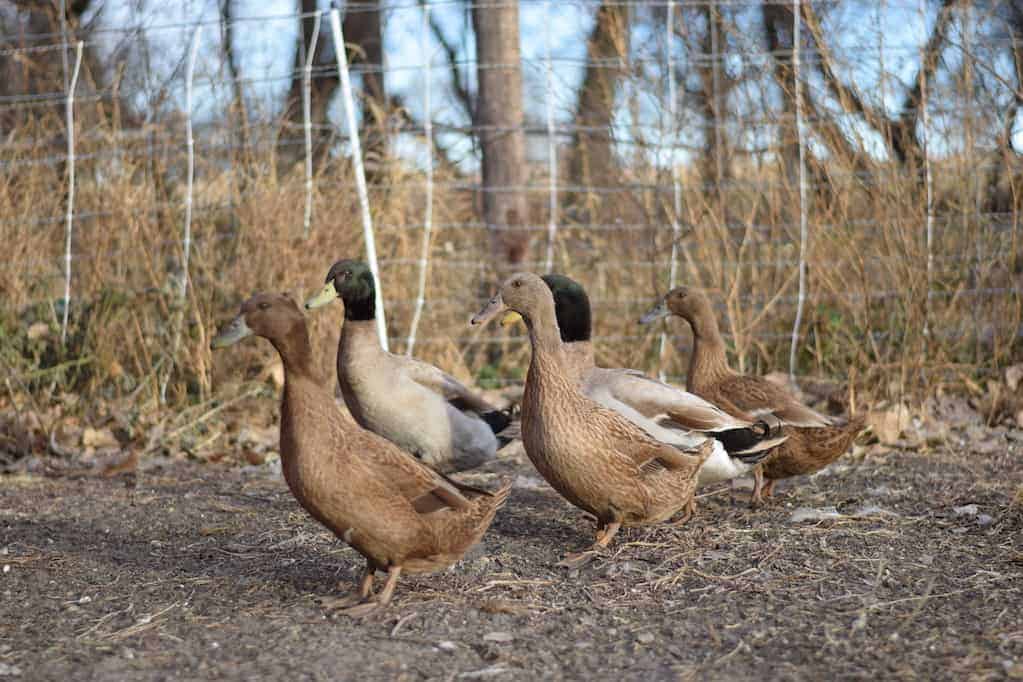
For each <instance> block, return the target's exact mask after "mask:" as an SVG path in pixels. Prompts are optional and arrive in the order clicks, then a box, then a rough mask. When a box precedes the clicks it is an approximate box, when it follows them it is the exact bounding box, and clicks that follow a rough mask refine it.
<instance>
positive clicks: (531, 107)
mask: <svg viewBox="0 0 1023 682" xmlns="http://www.w3.org/2000/svg"><path fill="white" fill-rule="evenodd" d="M261 7H262V5H260V4H259V3H252V2H241V1H235V2H232V1H231V0H227V1H226V2H221V3H213V2H199V1H195V2H182V3H179V4H176V5H175V4H164V5H160V6H159V7H158V6H157V4H156V3H152V6H150V3H146V2H131V3H129V2H127V1H124V2H121V1H119V0H103V1H101V0H93V1H92V2H86V3H76V4H75V6H74V8H71V7H67V6H65V4H64V3H63V2H58V3H56V4H55V5H54V6H53V7H52V8H48V7H42V6H40V7H36V6H34V5H33V6H28V7H26V6H24V5H22V4H18V3H14V2H11V1H10V0H6V1H5V0H0V132H2V133H3V137H2V141H0V168H2V169H3V170H2V179H0V210H2V212H0V235H2V238H3V241H4V243H5V244H6V245H7V254H6V257H5V259H4V261H5V262H4V263H3V264H2V266H0V291H2V292H3V302H2V304H0V326H2V330H3V335H4V337H5V339H6V342H5V344H4V346H5V348H4V349H3V351H2V352H0V355H2V356H3V360H4V363H5V365H7V367H6V369H7V370H9V371H10V374H11V376H12V377H13V378H14V379H15V380H16V381H18V382H21V383H22V384H23V385H26V386H28V387H29V388H30V389H31V390H45V389H47V387H48V389H52V387H53V385H54V380H55V379H59V378H64V379H67V380H68V381H69V382H70V384H71V387H72V388H74V389H76V390H80V391H84V392H90V391H92V392H98V393H102V394H111V393H112V394H119V395H120V394H131V393H132V392H134V391H138V390H141V389H142V388H143V387H145V386H146V385H147V383H148V384H149V385H150V386H151V388H152V389H153V390H154V391H157V392H158V394H159V399H160V400H161V401H162V402H166V401H174V400H181V399H193V398H195V397H205V396H206V395H207V394H209V393H210V391H211V390H212V387H213V384H214V382H215V381H216V380H220V379H223V378H226V377H228V376H229V373H230V372H234V371H236V370H237V368H238V364H237V363H235V362H234V361H233V360H232V361H227V362H218V363H214V362H213V360H212V358H211V356H210V354H209V351H208V342H209V338H210V337H211V335H212V332H213V329H214V327H215V325H216V324H217V322H218V321H221V320H223V319H225V318H226V317H227V316H229V315H230V314H231V313H232V312H233V310H234V309H235V308H236V306H237V304H238V303H239V302H240V301H241V300H243V299H244V298H246V297H247V296H248V295H250V294H251V293H253V292H255V291H257V290H279V289H283V290H287V291H290V292H291V293H293V294H294V295H295V296H296V297H302V296H304V295H305V294H307V293H309V292H311V291H312V290H313V289H314V288H315V287H316V286H317V285H318V284H321V283H322V277H323V275H324V274H325V272H326V270H327V268H328V267H329V265H330V264H331V263H332V262H333V261H334V260H336V259H339V258H343V257H359V258H366V259H368V260H369V261H370V263H371V266H372V267H373V269H374V271H375V272H377V273H378V275H379V277H378V281H379V286H378V297H379V301H378V303H379V309H380V310H381V311H382V314H381V315H380V316H379V323H380V324H379V331H380V337H381V341H382V343H383V344H384V345H385V347H388V346H389V347H390V348H391V349H392V350H394V351H396V352H405V353H409V354H412V353H413V352H414V353H415V354H416V355H417V356H421V357H424V358H425V359H428V360H432V361H435V362H438V363H439V364H441V365H442V366H445V367H448V368H452V369H455V370H456V372H457V373H460V374H462V375H464V376H465V377H467V378H470V377H471V378H473V379H475V380H477V381H479V382H481V383H484V384H485V385H488V386H500V385H503V384H505V383H509V382H515V381H519V380H521V378H522V372H523V369H524V367H525V358H527V357H528V344H527V343H526V340H525V338H524V336H523V331H522V330H521V329H519V330H516V329H510V330H504V329H500V328H494V329H484V330H482V331H481V330H475V329H471V328H469V326H468V325H467V323H466V322H467V320H468V317H469V316H470V315H471V313H472V312H474V310H475V309H476V308H478V306H479V305H480V304H481V303H482V302H483V301H484V300H485V299H486V297H487V296H489V295H490V293H491V292H492V290H493V288H494V287H495V286H496V283H497V282H498V281H499V279H500V278H501V277H503V276H504V275H505V274H507V273H508V272H511V271H514V270H518V269H526V270H534V271H537V272H561V273H564V274H568V275H570V276H572V277H574V278H575V279H577V280H579V281H580V282H581V283H583V284H584V285H585V286H586V288H587V290H588V292H589V294H590V297H591V302H592V304H593V308H594V323H595V340H596V342H597V348H598V360H599V361H600V362H601V363H602V364H606V365H613V366H628V367H636V368H640V369H643V370H645V371H648V372H650V373H654V374H660V375H661V376H663V377H666V378H669V379H672V380H675V381H684V374H685V368H686V362H687V355H688V350H689V348H690V346H691V339H690V336H689V333H688V331H687V330H686V329H685V327H684V325H682V324H681V323H679V322H678V321H669V322H667V323H665V324H664V325H662V326H655V327H651V328H648V327H640V326H638V324H637V319H638V317H639V316H640V314H641V313H642V312H644V311H645V309H646V308H647V307H649V306H650V305H652V304H653V303H654V302H655V301H656V298H657V297H658V296H660V295H662V294H663V293H665V291H666V290H667V289H669V288H670V287H672V286H676V285H678V284H686V285H689V286H695V287H699V288H703V289H706V290H707V291H708V292H709V293H710V294H711V296H712V298H713V299H714V300H715V302H716V304H717V306H718V309H719V320H720V323H721V325H722V329H723V331H724V332H725V336H726V338H727V339H728V340H729V342H730V345H731V350H732V351H733V353H734V358H735V362H736V364H737V365H738V366H739V367H740V368H741V369H743V370H749V371H768V370H784V371H787V372H789V373H791V374H792V375H793V376H794V377H798V376H801V375H808V374H816V375H823V376H828V377H832V378H835V379H841V380H844V379H853V380H854V381H858V382H859V383H861V384H864V385H867V386H869V387H870V389H871V390H873V391H875V392H877V393H880V394H884V395H886V396H887V397H890V396H891V395H892V394H893V393H902V392H905V391H911V390H914V389H915V388H920V387H922V386H933V385H934V384H935V382H937V383H944V382H948V381H953V382H955V381H965V382H967V383H971V382H975V381H977V380H978V379H981V378H985V377H989V376H991V375H993V374H997V373H998V372H999V371H1000V369H1001V368H1002V367H1004V366H1006V365H1008V364H1010V363H1012V362H1014V361H1015V360H1016V359H1017V358H1018V351H1017V343H1018V341H1017V339H1018V338H1019V336H1020V329H1021V327H1020V324H1021V308H1020V289H1021V284H1020V281H1019V277H1020V268H1019V264H1018V262H1017V251H1018V246H1017V242H1018V239H1017V237H1018V234H1019V219H1018V218H1019V215H1020V199H1019V193H1018V192H1017V189H1018V187H1019V183H1020V180H1021V179H1023V176H1021V174H1020V170H1021V166H1020V163H1019V154H1018V152H1017V149H1018V144H1019V143H1020V142H1023V140H1020V139H1019V138H1018V132H1017V119H1018V109H1019V104H1020V102H1021V101H1023V87H1021V83H1023V80H1021V79H1023V9H1021V8H1018V7H1017V6H1016V4H1015V3H1011V2H1004V3H999V2H995V3H989V4H986V5H984V6H983V7H980V6H974V5H973V4H971V3H967V2H958V1H955V0H912V1H906V2H903V1H899V2H895V1H892V0H878V1H877V2H851V1H845V0H832V1H828V2H810V1H808V0H789V1H786V0H778V1H774V2H740V1H717V0H699V1H691V0H682V1H678V2H672V1H670V0H668V1H665V2H638V1H637V2H599V1H596V0H593V1H590V0H586V1H576V2H566V3H553V2H549V1H542V2H515V3H512V2H502V1H495V2H483V3H478V2H460V1H455V0H451V1H447V0H443V1H437V2H435V1H431V0H422V1H420V2H414V3H410V2H394V3H389V2H362V3H346V4H343V5H342V7H341V8H340V9H335V8H331V7H328V6H326V5H323V6H318V5H317V4H316V3H315V2H310V1H309V0H300V1H298V2H296V3H295V11H294V12H293V13H275V14H267V13H265V12H264V13H263V14H260V8H261ZM75 12H78V14H75ZM498 15H500V17H503V18H504V20H505V21H504V23H501V21H498V19H495V17H497V16H498ZM500 17H498V18H500ZM508 17H511V19H512V23H511V24H509V23H508ZM487 22H492V23H491V25H492V26H502V27H503V28H502V29H501V31H503V33H502V34H501V35H500V36H499V37H501V38H502V40H501V41H500V42H501V43H502V44H503V45H505V47H506V48H507V49H509V50H510V51H509V52H507V56H508V59H502V60H499V61H486V60H483V59H481V58H480V55H481V54H491V53H492V52H487V50H486V49H484V48H486V46H484V45H482V44H481V42H482V41H492V40H494V38H493V34H492V33H489V34H488V33H487V32H486V26H487V25H488V24H487ZM509 26H510V28H509ZM516 26H517V27H518V30H517V31H516V30H515V27H516ZM509 31H511V33H512V34H516V33H517V35H511V40H509V39H508V38H509V34H508V32H509ZM340 45H345V46H346V49H338V48H339V46H340ZM508 45H511V46H513V48H514V49H512V48H508ZM487 49H489V48H487ZM495 76H496V77H498V78H500V79H502V80H501V81H500V82H502V83H503V82H507V83H509V84H515V83H520V84H521V86H515V87H514V88H511V87H510V89H509V91H511V92H518V91H520V90H521V92H522V97H521V101H520V102H517V101H511V102H499V103H498V104H499V105H500V106H497V107H496V108H497V109H499V110H500V109H502V108H503V111H499V112H498V113H497V114H493V113H492V112H493V110H494V109H495V106H494V104H495V103H494V102H487V101H485V99H486V97H487V96H490V97H495V95H493V91H492V90H491V91H485V88H484V87H481V84H482V83H483V80H484V79H486V78H492V77H495ZM488 92H489V93H490V94H489V95H488V94H487V93H488ZM493 116H497V118H493ZM488 117H491V118H488ZM494 140H499V141H500V143H501V144H509V143H510V144H515V145H518V150H519V151H518V155H519V157H518V158H520V159H521V163H516V161H515V159H514V158H511V159H509V160H508V163H507V164H506V166H510V165H514V166H515V167H507V168H503V169H500V170H501V173H500V177H501V178H503V179H504V180H507V181H501V182H494V180H493V177H487V175H488V173H492V172H493V171H488V170H487V169H488V168H492V167H493V166H488V163H495V161H494V159H493V158H491V159H490V161H488V154H491V156H492V155H493V152H492V151H490V150H489V149H488V145H489V144H493V143H494V142H493V141H494ZM496 163H498V164H499V163H500V160H498V161H497V162H496ZM497 167H498V168H500V166H499V165H498V166H497ZM508 201H512V202H513V204H512V205H515V206H519V207H521V208H520V210H512V211H508V212H506V213H504V214H500V215H498V217H497V218H495V217H494V215H495V214H493V213H492V212H491V209H490V208H488V207H489V206H492V205H493V204H495V203H501V202H508ZM514 202H518V203H514ZM333 308H337V309H336V310H335V309H331V310H329V311H328V312H327V313H325V314H321V315H316V316H313V317H311V323H312V325H313V329H314V332H315V335H316V336H315V338H316V340H317V345H318V347H319V348H321V349H322V351H323V355H324V357H325V358H327V357H329V354H330V353H331V352H332V347H331V344H332V343H333V342H334V341H335V340H336V334H337V325H338V322H339V320H340V310H339V308H340V306H335V307H333ZM263 352H264V350H263V349H258V348H250V349H245V350H241V351H239V352H238V354H237V356H238V357H241V358H243V360H242V362H246V361H248V359H251V357H253V355H254V354H259V353H263ZM324 365H325V367H329V366H331V365H332V360H331V361H328V360H326V359H325V362H324ZM218 377H219V378H218Z"/></svg>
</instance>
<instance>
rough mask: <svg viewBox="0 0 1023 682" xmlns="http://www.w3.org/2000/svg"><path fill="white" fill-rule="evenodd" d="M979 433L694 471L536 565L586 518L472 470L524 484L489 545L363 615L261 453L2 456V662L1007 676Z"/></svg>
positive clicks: (123, 668) (1019, 549)
mask: <svg viewBox="0 0 1023 682" xmlns="http://www.w3.org/2000/svg"><path fill="white" fill-rule="evenodd" d="M996 436H997V437H998V438H1000V439H1001V441H1000V442H1002V443H1004V447H999V448H997V450H996V451H995V452H987V453H986V454H981V453H971V452H970V451H969V449H968V444H967V445H966V446H965V447H963V448H962V449H956V450H955V451H952V450H950V449H939V450H936V451H932V452H929V453H924V454H920V453H914V452H899V451H895V452H892V453H890V454H888V455H885V456H871V457H862V456H860V457H848V458H846V459H845V460H842V461H841V462H840V463H838V464H837V465H835V466H833V467H832V468H831V469H830V470H828V471H826V472H825V473H823V474H821V475H818V476H816V477H813V478H810V479H797V480H795V481H792V482H788V483H787V484H785V483H783V484H782V485H781V486H779V488H780V490H779V493H778V497H777V498H776V499H775V501H774V502H773V503H771V505H770V506H768V507H767V508H763V509H758V510H751V509H749V508H748V506H747V504H746V501H747V499H748V491H746V490H743V489H739V488H720V489H717V490H714V489H711V490H710V491H707V494H705V495H704V496H703V497H702V498H701V500H700V509H699V513H698V515H697V516H696V518H695V519H694V520H692V521H691V522H690V523H688V524H686V525H684V526H680V527H673V526H670V525H662V526H659V527H656V528H648V529H629V530H627V531H625V532H623V534H622V535H620V536H619V537H620V541H619V542H617V543H616V544H615V545H614V547H613V551H612V552H611V553H609V554H608V555H607V556H602V557H600V558H598V559H597V560H596V561H594V562H593V563H592V564H590V565H589V566H586V567H584V568H582V569H581V570H578V571H575V572H568V571H566V570H564V569H559V568H557V567H556V566H555V565H554V564H555V562H556V561H557V560H558V559H559V558H560V557H561V555H563V554H564V553H565V552H567V551H574V550H578V549H580V548H582V547H584V546H585V545H587V544H588V543H589V541H590V540H591V538H592V535H591V534H592V530H593V526H592V524H591V522H590V521H588V520H587V519H586V517H585V516H584V514H583V513H581V512H580V511H578V510H577V509H575V508H573V507H570V506H569V505H568V504H567V503H565V502H563V501H562V500H561V499H560V498H559V497H557V496H556V495H555V494H554V493H553V492H552V491H550V489H549V488H547V487H546V486H545V485H544V484H542V483H541V482H539V481H538V480H537V479H536V474H535V472H534V471H533V470H532V469H531V468H530V467H529V465H528V462H523V461H522V460H521V458H519V457H516V456H510V457H507V458H505V459H503V460H502V461H500V462H498V463H495V464H494V465H493V466H492V467H491V469H490V471H489V472H485V473H479V474H474V475H472V476H469V477H468V480H470V481H473V482H477V483H484V484H489V485H496V484H497V481H498V479H499V478H505V477H510V476H511V477H515V479H516V481H517V486H516V489H515V491H514V492H513V495H512V498H511V500H510V501H509V504H508V506H507V507H506V508H505V509H504V510H503V512H502V513H501V514H499V516H498V518H497V521H496V522H495V524H494V526H493V528H492V529H491V530H490V532H489V533H488V534H487V535H486V537H485V539H484V542H483V543H482V545H481V546H480V547H478V548H477V549H475V550H474V551H473V552H472V553H471V554H470V555H469V556H468V557H467V558H466V559H465V560H464V561H462V562H461V563H459V564H458V565H457V566H456V567H454V568H453V569H452V570H450V571H447V572H445V573H443V574H439V575H434V576H414V577H411V578H404V579H403V580H402V581H401V583H400V584H399V588H398V591H397V593H396V596H395V600H394V602H393V603H392V604H391V606H389V607H388V608H386V609H384V610H382V611H380V612H378V613H377V614H375V615H372V616H370V617H368V618H366V619H364V620H360V621H355V620H351V619H348V618H346V617H344V616H339V615H337V614H336V613H334V612H332V611H331V610H330V609H329V608H327V607H326V606H325V605H324V604H323V603H322V602H323V600H324V599H328V598H330V597H332V596H337V595H339V594H341V593H343V592H345V591H347V590H348V589H349V587H350V586H351V582H352V580H353V579H354V578H355V577H356V575H357V574H358V571H359V570H360V569H361V561H360V560H359V557H358V556H357V555H356V554H355V552H354V551H353V550H351V549H349V548H347V547H345V545H344V544H343V543H341V542H340V541H338V540H335V539H334V537H333V536H332V535H330V534H329V533H328V532H326V531H325V530H323V529H322V528H321V527H319V526H318V525H317V524H316V523H315V522H313V521H311V520H310V519H309V518H307V517H306V516H305V514H304V513H303V512H302V510H301V509H300V508H299V507H298V504H297V503H296V502H295V501H294V499H293V498H292V497H291V495H290V494H289V492H288V491H287V489H286V487H285V485H284V483H283V481H282V480H281V478H280V475H279V473H277V472H276V471H275V470H274V467H273V466H260V467H238V466H225V465H222V464H198V463H173V462H171V461H169V460H166V459H164V460H152V461H148V462H143V463H142V466H141V467H140V469H139V470H138V471H137V472H136V473H134V474H128V475H122V476H120V477H111V478H102V477H97V476H79V477H74V476H68V475H56V476H55V475H52V474H51V475H46V474H45V473H34V474H30V473H24V472H22V473H18V474H13V475H8V476H5V477H3V478H0V566H2V570H3V573H2V575H0V593H2V599H0V677H7V678H11V679H14V678H17V679H19V680H54V679H62V680H94V679H100V680H107V679H116V680H163V679H175V680H177V679H231V680H235V679H239V680H240V679H256V678H261V679H295V680H300V679H324V680H326V679H345V678H349V679H350V678H356V677H358V678H361V679H396V680H418V679H436V680H460V679H466V680H469V679H495V680H513V679H528V678H535V679H537V678H538V679H644V680H656V679H680V678H700V679H722V680H734V679H763V678H784V679H815V680H819V679H849V678H856V679H861V678H868V677H869V678H884V679H887V678H926V679H941V678H944V679H952V678H954V679H1004V678H1007V677H1023V594H1021V590H1023V533H1021V529H1023V507H1021V500H1020V491H1021V490H1023V488H1021V486H1023V466H1021V465H1020V461H1021V460H1020V456H1021V453H1020V449H1021V444H1019V443H1016V442H1014V441H1012V440H1011V439H1010V438H1008V437H1007V436H1006V434H1004V433H1002V434H996ZM989 449H990V448H989ZM971 505H975V507H973V506H971ZM827 507H834V508H835V512H836V513H835V514H834V516H835V518H828V519H823V520H821V519H816V520H814V519H810V520H806V521H799V520H796V519H794V518H793V514H794V512H797V510H800V509H801V508H805V509H812V510H821V509H824V508H827ZM956 508H958V511H956ZM805 509H803V511H799V512H797V513H799V514H803V513H804V512H805Z"/></svg>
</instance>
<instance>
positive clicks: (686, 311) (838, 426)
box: [640, 287, 865, 504]
mask: <svg viewBox="0 0 1023 682" xmlns="http://www.w3.org/2000/svg"><path fill="white" fill-rule="evenodd" d="M671 314H674V315H678V316H679V317H681V318H683V319H684V320H686V321H687V322H688V323H689V325H690V326H691V327H692V330H693V352H692V355H691V356H690V358H689V373H688V375H687V377H686V382H687V386H686V387H687V388H688V389H689V390H690V391H691V392H693V393H695V394H696V395H698V396H700V397H701V398H705V399H707V400H709V401H710V402H712V403H714V404H715V405H717V406H719V407H721V408H722V409H724V410H725V411H727V412H730V413H731V414H734V415H735V416H737V417H743V418H747V419H756V418H762V417H765V416H768V415H772V414H773V415H774V416H775V417H777V418H778V419H780V420H782V422H783V424H784V432H785V434H786V435H788V437H789V438H788V440H787V441H786V442H785V443H783V444H782V445H781V446H780V447H779V448H777V449H776V450H774V451H773V452H772V453H771V454H769V455H768V456H767V457H766V458H765V459H764V461H763V462H761V464H760V466H759V467H758V468H757V469H756V470H755V471H754V486H753V499H752V501H753V503H754V504H760V503H761V502H762V501H763V498H764V497H770V495H771V491H772V488H773V487H774V482H775V481H776V480H778V479H780V478H788V477H790V476H801V475H804V474H812V473H814V472H816V471H820V470H821V469H823V468H824V467H826V466H827V465H829V464H831V463H832V462H834V461H835V460H836V459H838V458H839V457H841V456H842V454H843V453H844V452H845V451H846V450H848V449H849V446H850V445H851V444H852V442H853V439H854V438H856V436H857V434H859V432H860V431H862V430H863V427H864V423H865V420H864V418H863V417H862V416H856V417H852V418H851V419H849V420H848V421H846V422H840V421H838V420H836V419H833V418H832V417H828V416H826V415H823V414H821V413H820V412H817V411H816V410H812V409H810V408H809V407H807V406H806V405H804V404H802V403H801V402H799V401H798V400H797V399H796V398H795V397H794V396H793V395H792V394H791V393H790V392H789V391H788V390H786V389H785V388H783V387H781V386H778V385H777V384H774V383H772V382H770V381H768V380H767V379H764V378H763V377H757V376H749V375H746V374H739V373H738V372H735V371H734V370H732V368H731V367H729V365H728V357H727V355H726V352H725V342H724V340H723V339H722V338H721V332H720V331H719V329H718V324H717V319H716V318H715V317H714V311H713V309H712V308H711V304H710V300H709V299H708V298H707V297H706V296H705V295H704V294H703V293H702V292H699V291H695V290H692V289H688V288H686V287H677V288H675V289H672V290H671V291H669V292H668V293H667V294H665V296H664V298H663V299H662V300H661V302H660V303H659V304H658V305H657V306H655V307H654V308H653V309H652V310H650V312H648V313H647V314H646V315H644V316H643V318H642V319H641V320H640V321H641V322H643V323H649V322H653V321H654V320H657V319H659V318H661V317H666V316H668V315H671ZM765 478H766V479H767V482H766V484H765V483H764V479H765Z"/></svg>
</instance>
